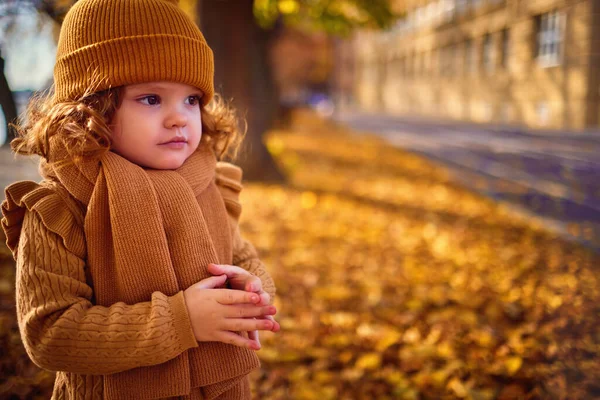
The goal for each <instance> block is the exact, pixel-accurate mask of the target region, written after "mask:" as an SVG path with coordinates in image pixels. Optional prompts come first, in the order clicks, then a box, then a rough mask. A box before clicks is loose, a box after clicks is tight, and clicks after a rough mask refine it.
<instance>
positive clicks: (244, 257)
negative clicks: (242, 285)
mask: <svg viewBox="0 0 600 400" xmlns="http://www.w3.org/2000/svg"><path fill="white" fill-rule="evenodd" d="M236 236H237V237H236V238H235V239H234V241H233V243H234V249H233V264H234V265H237V266H239V267H241V268H244V269H245V270H246V271H248V272H250V273H251V274H252V275H255V276H257V277H258V278H260V280H261V282H262V286H263V290H264V291H265V292H267V293H269V296H271V303H273V299H274V298H275V291H276V290H275V282H274V281H273V278H271V275H270V274H269V273H268V272H267V270H266V268H265V265H264V264H263V262H262V261H261V260H260V259H259V258H258V253H257V251H256V249H255V248H254V246H253V245H252V243H250V242H249V241H247V240H245V239H243V238H242V237H241V235H240V234H239V230H237V231H236Z"/></svg>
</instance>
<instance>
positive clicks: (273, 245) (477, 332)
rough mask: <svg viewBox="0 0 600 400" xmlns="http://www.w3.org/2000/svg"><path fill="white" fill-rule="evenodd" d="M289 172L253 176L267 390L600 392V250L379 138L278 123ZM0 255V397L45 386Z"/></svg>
mask: <svg viewBox="0 0 600 400" xmlns="http://www.w3.org/2000/svg"><path fill="white" fill-rule="evenodd" d="M268 144H269V148H270V150H271V151H272V153H273V154H274V155H275V156H276V157H277V159H278V162H279V163H280V165H281V166H282V168H283V169H284V170H285V171H286V173H287V175H288V177H289V182H288V184H287V185H262V184H247V185H246V187H245V189H244V191H243V196H242V200H243V203H244V207H245V210H244V212H243V214H242V215H243V226H242V228H243V232H244V234H245V236H246V237H248V238H249V239H251V241H253V242H254V243H255V244H256V246H257V247H258V248H259V250H260V252H261V254H262V255H263V258H264V260H265V261H266V262H267V264H268V265H269V268H270V271H271V273H272V274H273V276H274V278H275V280H276V283H277V286H278V298H277V305H278V308H279V309H280V313H279V315H278V318H279V320H280V322H281V324H282V327H283V329H282V332H280V333H278V334H270V335H267V334H263V336H262V342H263V349H262V350H261V351H260V352H259V355H260V357H261V359H262V361H263V367H262V369H261V370H260V371H257V372H256V373H254V374H253V375H252V377H253V382H254V391H255V395H256V398H259V399H319V400H327V399H391V398H395V399H396V398H397V399H443V398H467V399H517V398H523V399H527V398H544V399H546V398H552V399H567V398H568V399H589V398H594V397H597V396H600V384H599V383H598V382H600V358H599V355H600V354H599V353H600V344H599V343H600V330H599V327H598V315H599V312H600V305H599V304H600V296H599V294H598V291H599V284H598V267H599V266H600V257H599V256H598V255H593V254H592V253H590V252H588V251H586V250H585V249H583V248H581V247H579V246H577V245H573V244H570V243H568V242H565V241H563V240H561V239H559V238H557V237H554V236H553V235H552V234H550V233H546V232H545V231H544V230H543V229H542V228H540V227H539V226H538V225H536V224H535V223H534V222H532V221H528V220H525V219H524V218H523V217H519V216H517V215H516V214H513V213H512V212H510V211H509V210H507V209H505V208H503V207H501V206H498V205H497V204H495V203H493V202H492V201H489V200H486V199H484V198H482V197H480V196H478V195H475V194H472V193H470V192H468V191H466V190H464V189H462V188H461V187H459V186H457V185H456V184H453V183H452V182H451V181H450V178H449V177H448V176H447V174H446V173H445V171H444V170H442V169H439V168H437V167H435V166H433V165H432V164H430V163H428V162H426V161H424V160H423V159H421V158H418V157H415V156H412V155H410V154H406V153H403V152H401V151H398V150H394V149H391V148H389V147H386V146H385V145H383V144H382V143H380V142H378V141H375V140H374V139H368V138H365V137H361V136H350V135H349V134H348V133H347V132H344V131H341V130H339V129H335V128H334V127H331V126H327V125H321V124H315V123H313V125H311V126H309V127H307V128H305V129H303V130H297V131H288V132H273V133H272V134H271V135H270V136H269V138H268ZM2 251H3V253H1V254H2V256H1V257H3V259H2V260H3V261H2V264H1V266H0V277H1V280H0V296H1V297H0V299H1V307H2V308H1V309H0V312H1V314H0V326H1V327H2V329H1V330H2V331H1V332H0V340H1V341H2V349H3V351H4V353H5V354H4V355H5V356H2V357H0V368H1V369H0V376H2V378H0V379H1V380H0V397H2V396H3V394H6V393H8V394H17V393H19V394H21V395H22V396H23V398H33V397H34V393H36V392H38V393H41V394H42V395H41V397H40V398H48V397H49V395H48V393H49V390H50V389H51V386H52V375H51V374H49V373H41V372H39V370H38V369H37V368H36V367H34V366H32V365H31V363H29V362H28V361H27V357H26V355H25V353H24V350H23V348H22V346H21V344H20V341H19V336H18V331H17V328H16V324H15V318H14V274H13V272H12V271H13V264H12V261H11V259H10V258H9V257H8V254H7V253H6V250H2Z"/></svg>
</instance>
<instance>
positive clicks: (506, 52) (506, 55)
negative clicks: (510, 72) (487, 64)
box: [500, 29, 510, 68]
mask: <svg viewBox="0 0 600 400" xmlns="http://www.w3.org/2000/svg"><path fill="white" fill-rule="evenodd" d="M509 59H510V31H509V30H508V29H503V30H502V58H501V60H500V62H501V63H502V66H503V67H504V68H508V62H509Z"/></svg>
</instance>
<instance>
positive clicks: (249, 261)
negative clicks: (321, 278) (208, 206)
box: [216, 162, 275, 302]
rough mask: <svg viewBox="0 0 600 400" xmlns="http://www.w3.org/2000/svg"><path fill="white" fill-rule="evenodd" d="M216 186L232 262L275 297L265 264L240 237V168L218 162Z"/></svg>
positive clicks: (271, 280)
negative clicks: (228, 233) (226, 220)
mask: <svg viewBox="0 0 600 400" xmlns="http://www.w3.org/2000/svg"><path fill="white" fill-rule="evenodd" d="M216 183H217V188H218V189H219V191H220V192H221V196H222V197H223V201H224V203H225V208H226V210H227V214H228V216H229V225H230V229H231V236H232V238H233V239H232V241H233V264H234V265H237V266H239V267H242V268H244V269H245V270H247V271H248V272H250V273H251V274H253V275H256V276H257V277H259V278H260V280H261V282H262V285H263V290H264V291H265V292H267V293H269V296H271V302H273V299H274V298H275V283H274V281H273V279H272V278H271V275H269V273H268V272H267V270H266V268H265V265H264V264H263V262H262V261H261V260H260V259H259V257H258V253H257V251H256V249H255V248H254V246H253V245H252V244H251V243H250V242H249V241H247V240H245V239H243V238H242V235H241V234H240V227H239V219H240V215H241V213H242V205H241V203H240V193H241V191H242V188H243V186H242V170H241V169H240V168H239V167H237V166H235V165H233V164H229V163H225V162H219V163H218V164H217V175H216Z"/></svg>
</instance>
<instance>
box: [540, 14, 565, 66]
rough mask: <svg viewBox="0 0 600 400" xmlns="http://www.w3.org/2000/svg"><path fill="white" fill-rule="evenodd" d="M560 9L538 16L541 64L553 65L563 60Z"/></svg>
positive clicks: (562, 28)
mask: <svg viewBox="0 0 600 400" xmlns="http://www.w3.org/2000/svg"><path fill="white" fill-rule="evenodd" d="M562 20H563V18H562V14H561V13H559V12H558V11H554V12H550V13H546V14H542V15H539V16H537V17H536V27H537V58H538V62H539V63H540V65H542V66H544V67H551V66H555V65H559V64H560V62H561V60H560V59H561V53H562V40H563V30H564V27H563V23H562Z"/></svg>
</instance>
